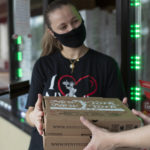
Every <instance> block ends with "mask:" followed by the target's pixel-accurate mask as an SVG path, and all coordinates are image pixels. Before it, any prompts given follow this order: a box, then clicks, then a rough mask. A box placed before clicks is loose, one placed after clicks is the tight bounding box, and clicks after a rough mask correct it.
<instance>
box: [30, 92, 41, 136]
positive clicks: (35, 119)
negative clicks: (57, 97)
mask: <svg viewBox="0 0 150 150" xmlns="http://www.w3.org/2000/svg"><path fill="white" fill-rule="evenodd" d="M42 99H43V97H42V95H41V94H38V100H37V102H36V104H35V107H34V110H33V111H32V112H31V113H30V114H29V118H30V121H31V122H32V123H33V124H34V125H35V127H36V128H37V130H38V132H39V134H40V135H42V134H43V124H42V117H43V115H44V112H43V110H42Z"/></svg>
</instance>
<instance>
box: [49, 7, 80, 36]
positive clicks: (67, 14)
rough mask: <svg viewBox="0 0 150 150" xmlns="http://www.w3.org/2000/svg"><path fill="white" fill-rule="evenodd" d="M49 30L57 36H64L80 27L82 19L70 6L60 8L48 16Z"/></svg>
mask: <svg viewBox="0 0 150 150" xmlns="http://www.w3.org/2000/svg"><path fill="white" fill-rule="evenodd" d="M49 20H50V23H51V28H52V30H53V31H54V32H56V33H58V34H64V33H67V32H69V31H71V30H72V29H75V28H77V27H79V26H80V24H81V22H82V19H81V16H80V15H79V13H78V11H77V10H76V9H75V8H74V7H73V6H71V5H66V6H62V7H61V8H58V9H56V10H55V11H53V12H51V13H50V15H49Z"/></svg>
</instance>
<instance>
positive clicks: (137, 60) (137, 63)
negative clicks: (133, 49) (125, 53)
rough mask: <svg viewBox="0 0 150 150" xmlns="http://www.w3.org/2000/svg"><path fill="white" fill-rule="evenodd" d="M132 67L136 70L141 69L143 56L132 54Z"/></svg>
mask: <svg viewBox="0 0 150 150" xmlns="http://www.w3.org/2000/svg"><path fill="white" fill-rule="evenodd" d="M130 59H131V61H130V68H131V69H134V70H139V69H141V57H140V56H131V57H130Z"/></svg>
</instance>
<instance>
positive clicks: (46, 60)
mask: <svg viewBox="0 0 150 150" xmlns="http://www.w3.org/2000/svg"><path fill="white" fill-rule="evenodd" d="M57 57H58V54H57V52H55V53H53V54H48V55H45V56H41V57H40V58H38V59H37V61H36V63H35V64H45V63H51V62H52V61H57Z"/></svg>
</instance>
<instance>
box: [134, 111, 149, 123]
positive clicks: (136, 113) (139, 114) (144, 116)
mask: <svg viewBox="0 0 150 150" xmlns="http://www.w3.org/2000/svg"><path fill="white" fill-rule="evenodd" d="M132 113H133V114H134V115H136V116H137V117H140V118H141V119H142V120H143V122H144V124H145V125H148V124H150V117H148V116H146V115H145V114H143V113H142V112H141V111H137V110H135V109H132Z"/></svg>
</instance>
